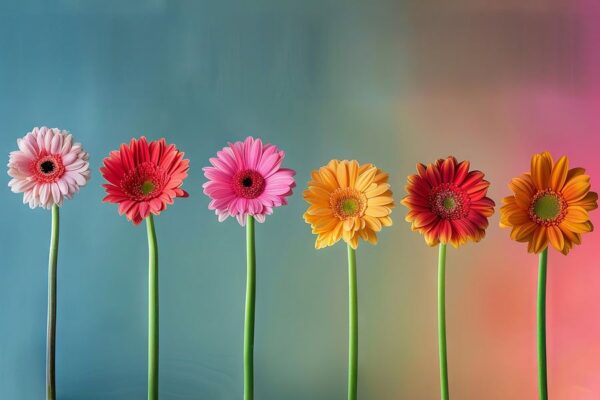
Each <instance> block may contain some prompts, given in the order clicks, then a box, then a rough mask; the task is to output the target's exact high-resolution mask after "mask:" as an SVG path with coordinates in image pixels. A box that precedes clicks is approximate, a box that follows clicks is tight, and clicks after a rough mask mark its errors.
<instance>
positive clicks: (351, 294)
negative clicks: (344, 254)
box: [348, 245, 358, 400]
mask: <svg viewBox="0 0 600 400" xmlns="http://www.w3.org/2000/svg"><path fill="white" fill-rule="evenodd" d="M348 321H349V322H348V400H356V395H357V387H358V295H357V283H356V251H355V250H354V249H353V248H352V247H350V245H348Z"/></svg>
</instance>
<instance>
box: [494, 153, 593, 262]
mask: <svg viewBox="0 0 600 400" xmlns="http://www.w3.org/2000/svg"><path fill="white" fill-rule="evenodd" d="M509 187H510V189H511V190H512V191H513V192H514V195H513V196H509V197H505V198H504V200H503V202H504V206H502V208H501V209H500V212H501V217H500V226H501V227H508V228H512V231H511V234H510V236H511V238H512V239H513V240H516V241H518V242H528V248H527V250H528V251H529V252H530V253H540V252H542V251H543V250H544V249H546V247H548V243H550V244H551V245H552V246H553V247H554V248H555V249H556V250H558V251H560V252H561V253H563V254H567V253H568V252H569V250H571V248H572V247H573V246H574V245H576V244H581V235H582V234H583V233H587V232H591V231H592V230H593V229H594V226H593V225H592V223H591V221H590V218H589V215H588V212H589V211H591V210H593V209H595V208H597V207H598V204H597V201H598V195H597V194H596V193H594V192H591V191H590V187H591V186H590V177H589V176H588V175H586V173H585V170H584V169H583V168H572V169H569V159H568V158H567V157H566V156H562V157H561V158H559V159H558V161H557V162H556V163H555V162H554V161H553V159H552V156H551V155H550V153H548V152H544V153H541V154H535V155H534V156H533V157H532V158H531V172H529V173H525V174H523V175H521V176H520V177H518V178H514V179H513V180H512V181H511V182H510V184H509Z"/></svg>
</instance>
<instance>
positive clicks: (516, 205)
mask: <svg viewBox="0 0 600 400" xmlns="http://www.w3.org/2000/svg"><path fill="white" fill-rule="evenodd" d="M509 187H510V189H511V190H512V191H513V193H514V195H513V196H509V197H506V198H504V205H503V206H502V208H501V209H500V213H501V216H500V226H501V227H508V228H512V231H511V234H510V236H511V238H512V239H513V240H516V241H518V242H527V243H528V245H527V251H528V252H530V253H539V264H538V268H539V269H538V294H537V352H538V392H539V398H540V400H547V399H548V373H547V359H546V281H547V274H548V244H549V243H550V244H551V245H552V246H553V247H554V248H555V249H556V250H558V251H560V252H561V253H563V254H565V255H566V254H567V253H569V251H570V250H571V248H572V247H573V246H574V245H576V244H581V235H582V234H584V233H587V232H591V231H592V230H593V229H594V227H593V225H592V223H591V222H590V218H589V215H588V212H589V211H591V210H593V209H595V208H597V207H598V204H597V202H598V195H597V194H596V193H594V192H591V191H590V177H589V176H588V175H586V174H585V170H584V169H583V168H573V169H569V159H568V158H567V157H566V156H562V157H561V158H559V159H558V161H557V162H556V163H554V160H553V159H552V156H551V155H550V153H548V152H547V151H546V152H543V153H541V154H534V155H533V157H532V158H531V171H530V172H528V173H525V174H523V175H521V176H520V177H518V178H514V179H513V180H512V181H511V182H510V184H509Z"/></svg>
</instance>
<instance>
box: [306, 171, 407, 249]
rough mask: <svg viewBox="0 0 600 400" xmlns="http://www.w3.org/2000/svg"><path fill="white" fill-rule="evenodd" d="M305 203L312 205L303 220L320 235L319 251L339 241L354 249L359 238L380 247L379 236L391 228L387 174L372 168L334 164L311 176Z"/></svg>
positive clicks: (317, 244)
mask: <svg viewBox="0 0 600 400" xmlns="http://www.w3.org/2000/svg"><path fill="white" fill-rule="evenodd" d="M304 199H305V200H306V201H307V202H308V203H309V204H310V207H309V208H308V210H307V211H306V212H305V213H304V220H305V221H306V222H307V223H308V224H310V225H311V227H312V232H313V233H314V234H316V235H317V240H316V242H315V247H316V248H317V249H321V248H324V247H327V246H331V245H333V244H335V243H337V242H338V241H339V240H340V239H343V240H344V241H345V242H346V243H348V244H349V245H350V246H351V247H352V248H353V249H356V248H357V247H358V240H359V238H362V239H363V240H366V241H368V242H370V243H372V244H377V232H379V231H380V230H381V228H382V227H384V226H391V225H392V219H391V218H390V214H391V213H392V209H393V208H394V206H395V205H394V199H393V198H392V192H391V190H390V185H389V183H388V174H386V173H385V172H383V171H382V170H380V169H378V168H377V167H375V166H374V165H373V164H363V165H359V164H358V162H357V161H354V160H353V161H348V160H343V161H338V160H331V161H330V162H329V163H328V164H327V165H326V166H324V167H321V168H320V169H319V170H318V171H313V172H312V180H311V181H310V182H308V189H307V190H306V191H305V192H304Z"/></svg>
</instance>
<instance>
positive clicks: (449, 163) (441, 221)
mask: <svg viewBox="0 0 600 400" xmlns="http://www.w3.org/2000/svg"><path fill="white" fill-rule="evenodd" d="M417 172H418V174H416V175H410V176H409V177H408V184H407V185H406V191H407V192H408V194H407V196H406V197H404V199H402V204H404V205H405V206H406V207H408V209H409V211H408V214H407V216H406V221H407V222H410V223H411V228H412V230H413V231H417V232H419V233H421V234H423V236H424V237H425V241H426V242H427V244H428V245H429V246H436V245H439V253H438V254H439V255H438V342H439V347H438V350H439V363H440V393H441V398H442V399H443V400H447V399H449V398H450V389H449V385H448V356H447V351H446V245H447V244H448V243H450V244H452V245H453V246H454V247H458V246H460V245H462V244H464V243H466V242H467V241H468V240H472V241H474V242H479V241H480V240H481V239H483V237H484V236H485V229H486V228H487V226H488V224H489V223H488V218H489V217H490V216H491V215H492V214H493V213H494V205H495V204H494V202H493V201H492V200H491V199H489V198H488V197H486V194H487V190H488V187H489V186H490V183H489V182H488V181H486V180H485V179H483V177H484V175H483V173H482V172H480V171H469V162H468V161H461V162H460V163H459V162H457V161H456V158H454V157H448V158H446V159H439V160H437V161H436V162H435V163H433V164H429V165H427V166H425V164H421V163H419V164H417Z"/></svg>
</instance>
